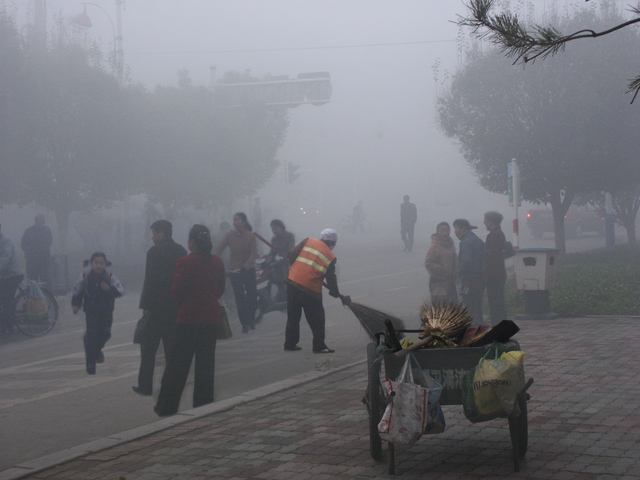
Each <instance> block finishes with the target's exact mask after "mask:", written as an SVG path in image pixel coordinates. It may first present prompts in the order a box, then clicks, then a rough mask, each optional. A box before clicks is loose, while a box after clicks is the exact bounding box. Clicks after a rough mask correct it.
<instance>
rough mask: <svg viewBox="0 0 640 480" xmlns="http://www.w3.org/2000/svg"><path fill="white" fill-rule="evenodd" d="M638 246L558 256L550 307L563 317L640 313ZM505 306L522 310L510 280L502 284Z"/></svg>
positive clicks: (513, 309) (520, 300) (516, 311)
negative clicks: (503, 285)
mask: <svg viewBox="0 0 640 480" xmlns="http://www.w3.org/2000/svg"><path fill="white" fill-rule="evenodd" d="M638 292H640V249H638V248H637V247H634V248H632V247H617V248H614V249H603V250H595V251H592V252H585V253H575V254H569V255H566V256H565V257H563V258H562V260H561V262H560V265H558V269H557V272H556V284H555V286H554V287H553V288H552V289H551V291H550V297H551V310H552V311H553V312H556V313H558V314H560V315H561V316H563V317H578V316H584V315H640V295H638ZM506 302H507V309H508V311H509V312H512V313H522V312H523V310H524V297H523V293H522V291H519V292H516V291H515V289H514V285H513V280H510V281H509V282H508V284H507V287H506Z"/></svg>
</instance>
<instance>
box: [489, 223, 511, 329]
mask: <svg viewBox="0 0 640 480" xmlns="http://www.w3.org/2000/svg"><path fill="white" fill-rule="evenodd" d="M503 218H504V217H503V216H502V214H500V213H498V212H487V213H485V214H484V226H485V227H487V230H489V235H487V239H486V241H485V244H484V245H485V252H486V261H485V264H486V274H487V299H488V300H489V315H490V317H491V324H492V325H497V324H498V323H500V322H501V321H502V320H504V319H505V318H507V309H506V307H505V304H504V284H505V282H506V281H507V270H506V268H504V251H505V247H506V246H507V239H506V238H505V236H504V232H503V231H502V229H501V228H500V224H501V223H502V219H503Z"/></svg>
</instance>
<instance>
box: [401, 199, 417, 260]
mask: <svg viewBox="0 0 640 480" xmlns="http://www.w3.org/2000/svg"><path fill="white" fill-rule="evenodd" d="M403 200H404V202H403V203H401V204H400V236H401V237H402V241H403V242H404V250H403V251H405V252H410V251H411V250H413V229H414V227H415V225H416V221H417V220H418V209H417V208H416V206H415V204H413V203H411V202H410V201H409V195H405V196H404V198H403Z"/></svg>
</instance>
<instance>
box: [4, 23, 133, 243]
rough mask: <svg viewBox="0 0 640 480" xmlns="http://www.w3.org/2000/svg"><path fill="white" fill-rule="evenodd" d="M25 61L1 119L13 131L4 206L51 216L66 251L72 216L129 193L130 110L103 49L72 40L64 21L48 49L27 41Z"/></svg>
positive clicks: (8, 149)
mask: <svg viewBox="0 0 640 480" xmlns="http://www.w3.org/2000/svg"><path fill="white" fill-rule="evenodd" d="M20 55H21V67H22V68H21V69H20V70H19V71H20V74H19V75H20V82H19V84H15V83H14V84H13V86H12V88H11V90H10V92H9V93H8V94H7V96H8V98H9V103H10V107H11V108H10V109H9V110H8V111H6V112H3V116H5V115H6V116H9V118H10V119H11V122H10V124H11V127H10V130H9V133H10V135H9V138H8V139H7V140H8V141H6V142H3V144H2V145H1V146H0V155H1V156H2V160H3V162H2V163H3V166H4V168H5V169H6V170H5V171H6V172H7V175H6V176H5V175H3V176H2V179H0V191H1V192H2V193H1V194H0V202H2V203H18V204H28V203H36V204H37V205H40V206H43V207H46V208H48V209H49V210H52V211H53V212H54V213H55V215H56V221H57V224H58V229H59V235H60V240H61V248H62V250H63V251H66V239H67V231H68V223H69V215H70V214H71V212H74V211H82V210H85V211H86V210H92V209H96V208H101V207H105V206H108V205H109V204H110V203H111V202H112V201H114V200H116V199H118V198H120V197H121V195H122V194H123V192H125V191H127V189H128V188H129V186H130V181H129V180H130V179H131V176H130V175H128V171H127V168H128V165H129V163H130V151H131V147H132V141H133V133H132V129H131V128H130V124H129V122H128V119H129V118H130V115H129V114H128V111H127V105H128V102H127V101H126V96H125V92H124V90H123V89H122V88H121V87H120V86H119V85H118V82H117V80H116V79H115V78H114V77H113V76H112V75H110V74H108V73H106V72H105V70H104V68H103V66H104V62H103V58H102V54H101V52H100V50H99V48H98V47H97V46H96V45H92V44H86V43H85V44H83V43H82V42H81V41H80V40H79V39H75V38H74V37H73V36H72V35H71V33H70V31H69V30H68V27H67V24H66V23H65V22H64V21H63V20H62V19H59V20H58V22H57V23H56V25H55V28H54V29H53V31H52V32H51V37H50V41H49V42H48V44H46V45H44V44H42V43H41V42H37V41H35V40H34V39H33V38H30V37H25V38H22V39H21V41H20ZM4 118H6V117H4Z"/></svg>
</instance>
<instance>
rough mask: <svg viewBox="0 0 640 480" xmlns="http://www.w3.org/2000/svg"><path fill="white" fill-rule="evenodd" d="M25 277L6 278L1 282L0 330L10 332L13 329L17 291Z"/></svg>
mask: <svg viewBox="0 0 640 480" xmlns="http://www.w3.org/2000/svg"><path fill="white" fill-rule="evenodd" d="M22 278H23V275H17V276H15V277H9V278H4V279H2V280H0V305H1V306H2V311H0V315H2V316H1V317H0V328H1V329H2V330H3V331H8V330H11V329H12V328H13V322H14V319H15V316H16V290H17V289H18V285H20V282H21V281H22Z"/></svg>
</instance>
